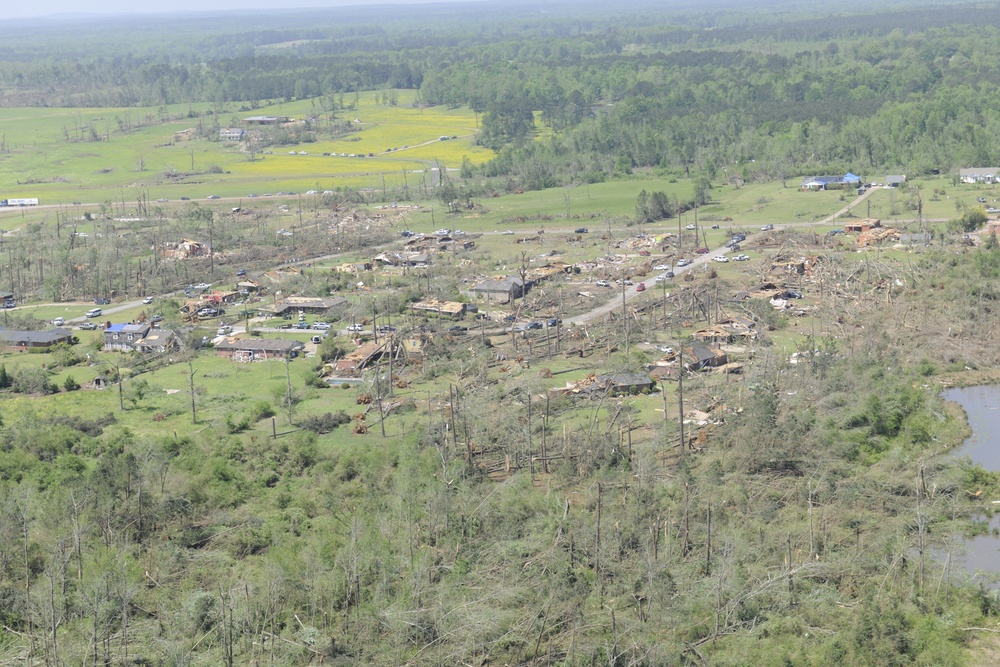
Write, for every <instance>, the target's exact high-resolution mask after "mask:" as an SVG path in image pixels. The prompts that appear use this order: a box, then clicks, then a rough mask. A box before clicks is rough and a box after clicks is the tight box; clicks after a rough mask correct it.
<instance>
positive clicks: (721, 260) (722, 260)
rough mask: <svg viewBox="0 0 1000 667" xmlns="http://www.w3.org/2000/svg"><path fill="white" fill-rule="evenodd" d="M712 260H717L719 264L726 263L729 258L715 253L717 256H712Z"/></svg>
mask: <svg viewBox="0 0 1000 667" xmlns="http://www.w3.org/2000/svg"><path fill="white" fill-rule="evenodd" d="M712 261H713V262H718V263H720V264H726V263H728V262H729V258H728V257H726V256H725V255H717V256H715V257H713V258H712Z"/></svg>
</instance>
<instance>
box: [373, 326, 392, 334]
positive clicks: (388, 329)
mask: <svg viewBox="0 0 1000 667" xmlns="http://www.w3.org/2000/svg"><path fill="white" fill-rule="evenodd" d="M376 331H377V332H378V333H380V334H391V333H396V327H390V326H389V325H387V324H383V325H382V326H380V327H379V328H378V329H376Z"/></svg>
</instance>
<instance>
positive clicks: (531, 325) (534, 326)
mask: <svg viewBox="0 0 1000 667" xmlns="http://www.w3.org/2000/svg"><path fill="white" fill-rule="evenodd" d="M524 328H525V329H541V328H542V323H541V322H528V323H527V324H526V325H524Z"/></svg>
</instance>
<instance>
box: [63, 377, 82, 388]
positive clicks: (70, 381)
mask: <svg viewBox="0 0 1000 667" xmlns="http://www.w3.org/2000/svg"><path fill="white" fill-rule="evenodd" d="M79 388H80V383H79V382H77V381H76V379H75V378H74V377H73V376H72V375H67V376H66V379H65V380H64V381H63V389H64V390H66V391H76V390H77V389H79Z"/></svg>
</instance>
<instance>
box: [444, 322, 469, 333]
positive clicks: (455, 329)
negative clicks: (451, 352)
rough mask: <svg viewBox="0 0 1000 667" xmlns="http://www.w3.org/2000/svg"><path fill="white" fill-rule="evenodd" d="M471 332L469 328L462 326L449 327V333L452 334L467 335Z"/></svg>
mask: <svg viewBox="0 0 1000 667" xmlns="http://www.w3.org/2000/svg"><path fill="white" fill-rule="evenodd" d="M468 330H469V327H463V326H462V325H461V324H456V325H454V326H450V327H448V331H450V332H452V333H465V332H466V331H468Z"/></svg>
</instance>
